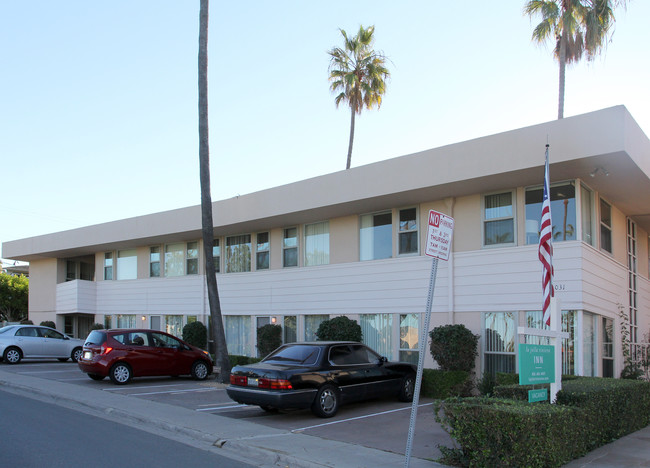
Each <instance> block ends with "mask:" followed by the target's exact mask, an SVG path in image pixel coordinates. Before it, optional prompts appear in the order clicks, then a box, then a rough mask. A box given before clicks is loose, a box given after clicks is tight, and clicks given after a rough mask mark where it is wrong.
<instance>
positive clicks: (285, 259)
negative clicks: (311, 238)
mask: <svg viewBox="0 0 650 468" xmlns="http://www.w3.org/2000/svg"><path fill="white" fill-rule="evenodd" d="M282 266H284V267H295V266H298V228H295V227H293V228H287V229H285V230H284V238H283V239H282Z"/></svg>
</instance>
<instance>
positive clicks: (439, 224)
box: [424, 210, 454, 261]
mask: <svg viewBox="0 0 650 468" xmlns="http://www.w3.org/2000/svg"><path fill="white" fill-rule="evenodd" d="M453 233H454V218H452V217H451V216H447V215H446V214H443V213H439V212H437V211H433V210H431V211H429V228H428V230H427V247H426V250H425V252H424V253H425V254H426V255H428V256H429V257H435V258H439V259H441V260H445V261H447V260H449V252H450V250H451V237H452V235H453Z"/></svg>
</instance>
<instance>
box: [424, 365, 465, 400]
mask: <svg viewBox="0 0 650 468" xmlns="http://www.w3.org/2000/svg"><path fill="white" fill-rule="evenodd" d="M471 388H472V383H471V381H470V373H469V372H467V371H443V370H441V369H423V370H422V388H421V389H420V395H422V396H424V397H427V398H437V399H443V398H449V397H457V396H467V395H469V394H470V392H471Z"/></svg>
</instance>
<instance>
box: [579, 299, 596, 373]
mask: <svg viewBox="0 0 650 468" xmlns="http://www.w3.org/2000/svg"><path fill="white" fill-rule="evenodd" d="M597 323H598V322H597V320H596V316H595V315H593V314H590V313H589V312H583V313H582V375H585V376H588V377H595V376H597V375H598V361H597V353H598V348H597V344H598V335H597V332H596V330H597Z"/></svg>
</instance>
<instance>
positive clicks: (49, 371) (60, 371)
mask: <svg viewBox="0 0 650 468" xmlns="http://www.w3.org/2000/svg"><path fill="white" fill-rule="evenodd" d="M70 372H71V370H70V369H68V370H39V371H21V372H16V374H57V373H59V374H62V373H67V374H69V373H70Z"/></svg>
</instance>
